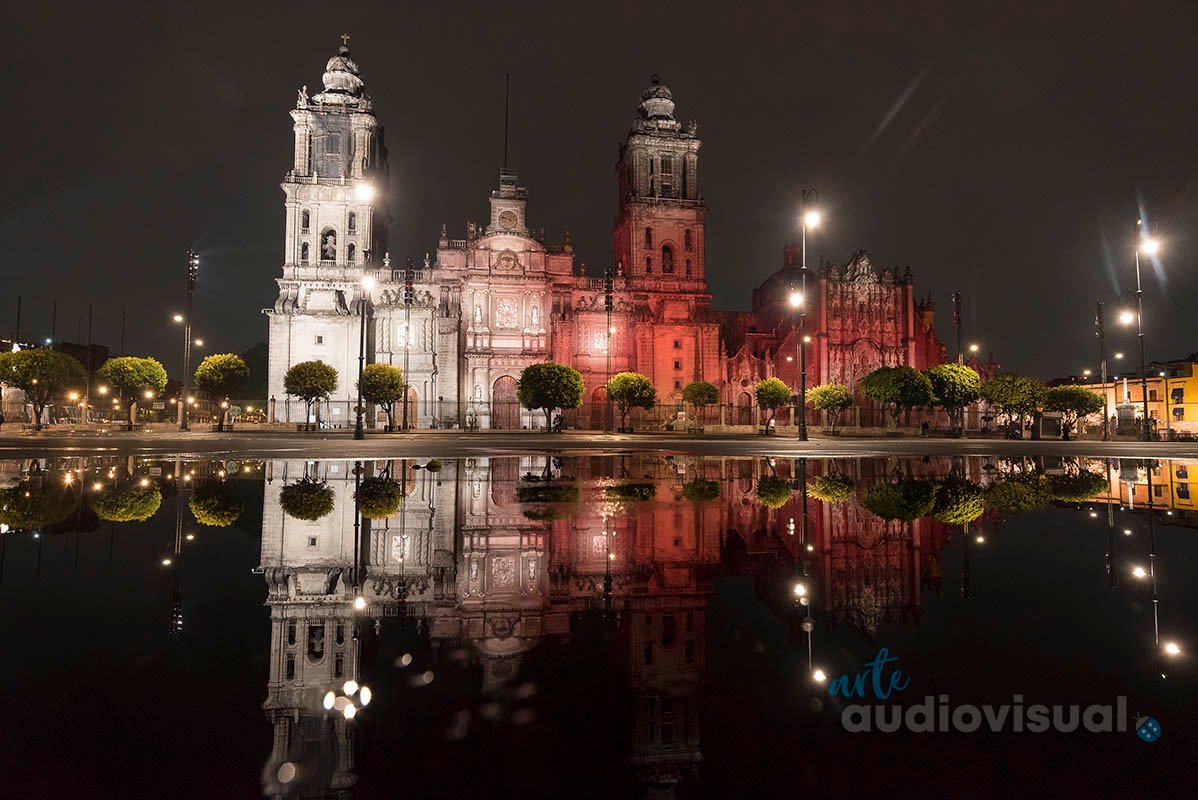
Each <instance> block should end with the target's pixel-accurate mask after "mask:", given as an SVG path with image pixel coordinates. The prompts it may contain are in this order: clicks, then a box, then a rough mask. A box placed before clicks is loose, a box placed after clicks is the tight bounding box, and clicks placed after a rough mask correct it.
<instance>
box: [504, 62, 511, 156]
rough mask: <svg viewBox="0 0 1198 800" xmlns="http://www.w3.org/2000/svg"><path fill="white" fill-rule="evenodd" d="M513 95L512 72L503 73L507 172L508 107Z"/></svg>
mask: <svg viewBox="0 0 1198 800" xmlns="http://www.w3.org/2000/svg"><path fill="white" fill-rule="evenodd" d="M511 96H512V74H511V73H510V72H505V73H503V171H504V172H507V129H508V107H509V105H510V102H511Z"/></svg>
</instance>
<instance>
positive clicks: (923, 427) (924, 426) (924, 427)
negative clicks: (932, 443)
mask: <svg viewBox="0 0 1198 800" xmlns="http://www.w3.org/2000/svg"><path fill="white" fill-rule="evenodd" d="M919 435H920V436H922V437H923V438H925V439H926V438H928V421H927V420H926V419H925V420H924V421H923V422H921V423H919Z"/></svg>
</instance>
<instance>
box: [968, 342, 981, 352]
mask: <svg viewBox="0 0 1198 800" xmlns="http://www.w3.org/2000/svg"><path fill="white" fill-rule="evenodd" d="M980 349H981V346H980V345H978V344H971V345H969V352H971V353H976V352H977V351H978V350H980Z"/></svg>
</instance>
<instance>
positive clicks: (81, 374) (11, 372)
mask: <svg viewBox="0 0 1198 800" xmlns="http://www.w3.org/2000/svg"><path fill="white" fill-rule="evenodd" d="M0 383H2V384H4V385H6V386H12V387H13V388H15V389H20V390H21V391H22V392H24V393H25V397H26V398H27V399H28V400H29V402H30V403H32V404H33V419H34V425H35V426H36V427H38V428H41V423H42V409H44V408H45V407H46V405H47V404H48V403H49V402H51V401H52V400H53V399H54V395H56V394H59V393H61V392H63V391H65V390H67V389H78V390H80V391H82V390H83V389H84V388H85V387H86V386H87V371H86V370H84V369H83V365H82V364H80V363H79V362H78V361H77V360H76V359H74V358H72V357H71V356H68V355H66V354H65V353H57V352H55V351H53V350H46V349H29V350H18V351H16V352H15V353H0Z"/></svg>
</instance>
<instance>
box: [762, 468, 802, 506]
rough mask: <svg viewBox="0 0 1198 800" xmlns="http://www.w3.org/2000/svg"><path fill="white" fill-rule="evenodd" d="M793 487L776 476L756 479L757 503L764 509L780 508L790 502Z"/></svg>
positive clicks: (763, 476) (764, 476)
mask: <svg viewBox="0 0 1198 800" xmlns="http://www.w3.org/2000/svg"><path fill="white" fill-rule="evenodd" d="M792 494H794V485H793V484H792V483H791V482H790V481H788V480H786V479H784V478H779V477H777V476H776V475H762V476H761V477H760V478H758V479H757V502H759V503H761V504H762V505H763V506H765V507H766V508H774V509H777V508H782V506H784V505H786V504H787V503H788V502H790V497H791V495H792Z"/></svg>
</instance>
